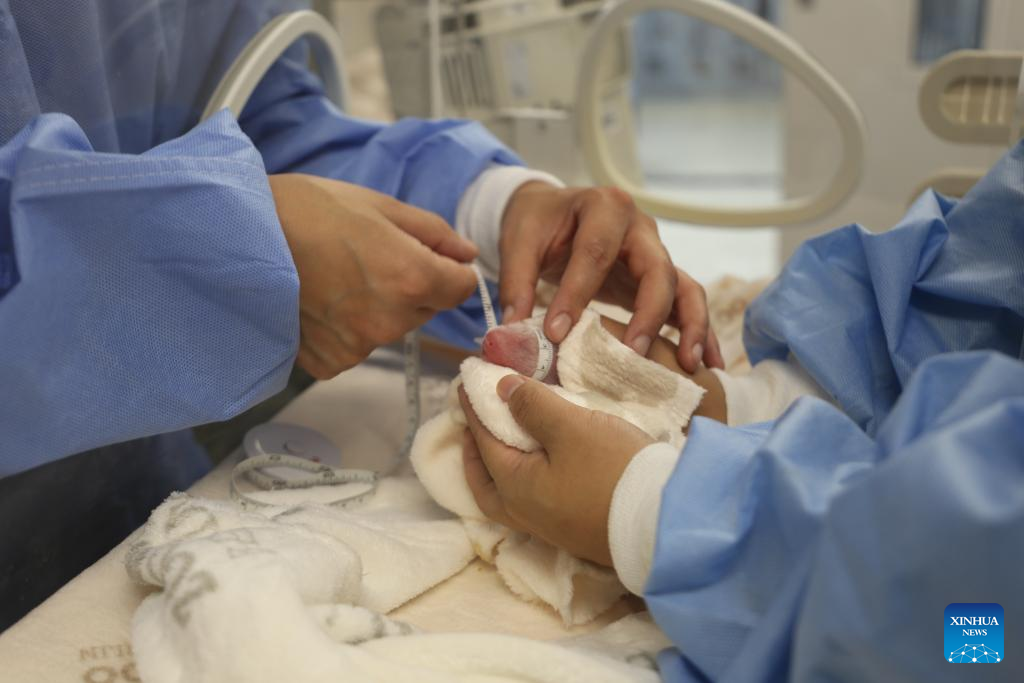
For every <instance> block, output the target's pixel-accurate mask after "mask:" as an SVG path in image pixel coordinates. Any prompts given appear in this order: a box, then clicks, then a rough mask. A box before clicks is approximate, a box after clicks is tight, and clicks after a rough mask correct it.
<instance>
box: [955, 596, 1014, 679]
mask: <svg viewBox="0 0 1024 683" xmlns="http://www.w3.org/2000/svg"><path fill="white" fill-rule="evenodd" d="M945 617H946V627H945V644H946V647H945V650H946V651H945V656H946V661H947V662H951V663H953V664H997V663H999V662H1001V661H1003V657H1004V656H1005V653H1004V652H1003V608H1002V605H998V604H996V603H994V602H954V603H952V604H950V605H947V606H946V613H945Z"/></svg>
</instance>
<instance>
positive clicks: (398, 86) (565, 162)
mask: <svg viewBox="0 0 1024 683" xmlns="http://www.w3.org/2000/svg"><path fill="white" fill-rule="evenodd" d="M726 1H728V2H729V3H730V4H732V5H735V6H737V7H740V8H742V9H744V10H746V11H748V12H750V13H751V14H753V15H754V16H757V17H759V18H761V19H763V20H765V21H768V22H770V23H772V24H774V25H775V26H777V27H778V28H780V29H781V30H782V31H783V32H785V33H786V34H788V35H789V36H790V37H792V38H793V39H794V40H795V41H796V42H797V43H799V44H800V45H801V46H802V47H803V48H804V49H806V51H807V52H809V53H810V54H811V55H812V56H813V57H814V58H815V59H816V60H817V61H818V62H820V63H821V65H822V66H823V67H824V68H825V69H826V70H827V71H828V72H829V73H831V74H832V76H834V77H835V79H836V80H837V81H838V83H839V84H840V85H841V86H842V87H843V88H844V89H845V90H846V91H847V92H848V93H849V94H850V96H851V97H852V99H853V100H854V102H855V103H856V105H857V107H858V108H859V110H860V111H861V113H862V114H863V117H864V119H865V122H866V127H867V131H868V136H867V139H866V145H865V148H864V167H863V168H864V171H863V178H862V180H861V182H860V185H859V186H858V187H857V189H856V191H855V192H854V193H853V194H852V195H851V197H850V198H849V199H848V200H847V201H846V202H845V203H844V204H842V205H841V206H839V207H837V208H836V209H834V210H833V211H831V212H829V213H828V214H826V215H824V216H823V217H821V218H818V219H816V220H814V221H811V222H808V223H806V224H803V225H799V226H790V227H786V228H785V229H778V228H777V227H774V226H765V227H764V228H763V229H750V228H741V229H731V228H716V229H714V230H708V229H706V227H704V226H694V225H687V224H681V223H677V222H673V221H666V220H659V225H660V226H661V231H662V238H663V239H664V241H665V242H666V244H667V245H668V247H669V251H670V253H671V254H672V256H673V258H674V259H675V260H676V262H677V264H678V265H679V266H680V267H682V268H684V269H686V270H688V271H689V272H690V273H691V274H693V275H694V276H695V277H697V278H698V279H701V280H704V281H710V280H712V279H714V278H716V277H719V276H721V275H723V274H739V275H742V276H743V277H749V278H756V277H763V276H770V275H773V274H775V273H776V272H777V271H778V269H779V267H780V265H781V263H782V261H783V260H784V259H785V258H786V257H788V255H789V254H790V253H792V250H793V249H794V248H795V246H796V245H797V244H799V243H800V242H801V241H803V240H805V239H807V238H808V237H810V236H813V235H815V234H820V233H821V232H824V231H826V230H828V229H831V228H834V227H836V226H839V225H842V224H844V223H848V222H852V221H857V222H861V223H864V224H865V225H867V226H868V227H869V228H870V229H872V230H885V229H888V228H889V227H891V226H892V225H893V224H894V223H895V222H896V221H897V220H898V219H899V218H900V217H901V216H902V214H903V212H904V211H905V209H906V207H907V203H908V199H909V197H910V196H911V194H912V193H914V192H915V191H916V190H917V189H918V188H919V187H920V186H921V185H922V183H924V182H926V181H927V180H929V179H930V178H932V177H933V176H934V174H936V173H937V172H939V171H940V170H941V169H946V168H966V169H978V168H987V167H989V166H990V165H991V164H992V163H994V162H995V160H996V159H997V158H998V157H999V155H1000V154H1001V153H1002V152H1003V151H1004V150H1005V148H1006V142H1005V141H1004V142H1002V143H995V142H989V143H983V144H977V143H972V144H963V143H962V142H954V141H951V140H947V139H943V138H942V137H940V136H938V135H936V134H935V133H934V132H932V130H931V129H930V128H929V126H928V125H926V124H925V123H924V121H923V120H922V117H921V112H920V107H919V101H918V100H919V92H920V91H921V87H922V84H923V83H924V79H925V76H926V74H927V73H928V71H929V69H930V68H931V67H932V66H933V65H935V63H936V62H937V60H939V59H941V58H942V57H944V56H945V55H947V54H949V53H951V52H953V51H955V50H961V49H981V50H985V51H992V50H1004V51H1006V50H1008V51H1018V52H1019V51H1024V33H1022V32H1021V31H1020V30H1015V29H1019V27H1020V26H1024V3H1021V2H1019V1H1017V0H903V1H901V2H892V0H859V1H858V2H837V1H827V0H722V2H726ZM319 5H320V9H321V10H322V11H324V12H326V13H327V14H328V16H330V17H331V18H332V21H333V22H334V23H335V24H336V25H337V26H338V27H339V29H340V31H341V33H342V36H343V38H344V43H345V48H346V53H347V55H346V56H347V63H348V66H349V78H350V81H351V83H352V93H353V97H352V101H351V106H350V108H351V110H352V111H353V112H354V113H356V114H357V115H359V114H362V115H365V112H367V111H370V112H376V114H375V115H373V117H374V118H381V117H382V113H385V114H384V115H391V116H394V115H398V116H402V115H419V116H424V115H430V114H431V113H436V112H440V113H443V114H444V115H446V116H469V117H472V118H477V119H479V120H480V121H482V122H483V123H484V124H485V125H487V126H488V127H489V128H490V129H491V130H492V131H493V132H494V133H495V134H496V135H498V136H499V137H501V138H502V139H503V140H504V141H505V142H507V143H508V144H509V145H510V146H511V147H512V148H513V149H515V150H516V151H517V152H519V153H520V154H521V155H522V156H523V157H524V159H525V160H526V161H527V163H529V164H531V165H533V166H536V167H538V168H542V169H544V170H547V171H550V172H552V173H555V174H557V175H560V176H562V177H563V178H565V180H566V181H567V182H570V183H576V182H584V181H585V180H586V168H585V167H584V165H583V161H582V154H581V153H580V146H579V138H578V137H577V135H578V132H577V131H576V130H575V128H574V124H573V113H574V111H575V104H576V103H575V102H574V101H573V99H574V93H575V91H576V83H575V79H576V74H577V73H578V72H579V60H580V58H581V55H582V49H583V45H584V43H585V40H586V37H587V35H588V31H589V27H590V26H592V22H593V21H594V19H595V18H596V16H597V13H598V12H599V10H600V8H601V7H602V6H603V3H602V2H599V1H597V0H322V1H321V2H320V3H319ZM432 16H434V17H435V18H436V19H437V20H436V21H435V22H431V21H429V19H430V18H431V17H432ZM432 26H434V27H436V28H434V29H432V28H431V27H432ZM432 39H433V41H435V42H436V44H438V45H440V46H441V49H440V50H438V51H437V52H438V55H439V59H434V60H433V61H432V59H431V54H430V49H429V48H430V45H431V41H432ZM607 51H608V56H603V57H602V59H607V65H606V67H605V70H604V72H603V74H602V76H601V79H602V84H601V88H602V90H603V92H604V93H605V95H604V103H603V105H602V117H603V121H602V123H603V125H605V126H606V129H607V131H608V140H609V144H610V146H611V147H612V148H613V149H614V150H615V153H614V154H615V157H616V159H617V165H618V166H619V167H621V168H622V169H624V170H625V169H629V170H630V173H631V174H632V177H634V178H636V179H637V182H642V183H643V185H644V187H645V188H646V189H648V190H650V191H657V192H660V193H664V195H665V196H666V197H670V198H677V199H680V200H684V201H688V202H702V203H707V204H712V205H721V204H726V205H732V206H736V207H744V206H747V207H749V206H752V205H762V204H765V203H771V202H782V201H784V200H785V199H786V198H792V197H797V196H802V195H809V194H814V193H815V192H816V191H818V190H820V189H821V188H822V187H823V186H824V184H825V183H826V182H827V181H828V179H829V178H830V177H832V176H833V174H834V172H835V169H836V168H837V165H838V162H839V159H840V154H841V152H840V150H841V144H840V136H839V131H838V127H837V126H836V124H835V122H834V121H833V120H832V117H831V116H830V115H829V114H828V113H827V111H826V110H825V109H824V107H823V106H822V105H821V104H820V103H819V102H818V101H817V98H816V97H815V96H814V94H813V93H812V92H811V91H810V90H809V89H808V88H807V87H806V86H804V85H803V84H801V83H799V82H797V79H795V78H792V77H790V76H788V75H787V74H786V73H785V72H784V70H783V69H782V68H781V67H780V66H779V64H777V63H776V62H775V61H773V60H772V59H770V58H769V57H767V56H766V55H764V54H763V53H761V52H760V51H758V50H757V49H756V48H754V47H752V46H751V45H750V44H748V43H747V42H746V41H744V40H742V39H740V38H738V37H737V36H735V35H733V34H731V33H729V32H728V31H725V30H723V29H721V28H717V27H714V26H711V25H709V24H708V23H706V22H703V21H700V20H697V19H693V18H691V17H687V16H684V15H681V14H679V13H676V12H648V13H644V14H641V15H639V16H637V17H636V18H635V19H634V20H633V21H632V22H631V24H627V25H625V26H624V27H623V28H622V30H621V32H620V35H619V36H617V37H616V39H615V40H614V41H610V43H609V45H608V46H607ZM432 63H433V64H435V66H436V67H437V68H434V69H431V64H432ZM1007 87H1008V86H1007ZM389 91H390V94H391V96H392V98H391V99H390V100H389V98H388V92H389ZM438 93H440V96H438V95H437V94H438ZM439 100H440V101H439ZM367 103H370V104H371V105H372V106H366V105H367Z"/></svg>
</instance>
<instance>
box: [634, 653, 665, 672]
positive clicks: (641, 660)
mask: <svg viewBox="0 0 1024 683" xmlns="http://www.w3.org/2000/svg"><path fill="white" fill-rule="evenodd" d="M626 663H627V664H629V665H630V666H636V667H640V668H643V669H650V670H651V671H657V670H658V660H657V658H656V657H655V656H654V655H652V654H651V653H650V652H637V653H636V654H632V655H629V656H628V657H626Z"/></svg>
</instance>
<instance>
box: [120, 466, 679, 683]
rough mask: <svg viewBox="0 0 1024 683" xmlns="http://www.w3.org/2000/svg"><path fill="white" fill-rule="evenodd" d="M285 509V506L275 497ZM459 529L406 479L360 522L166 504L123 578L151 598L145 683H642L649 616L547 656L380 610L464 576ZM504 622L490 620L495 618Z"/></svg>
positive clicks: (651, 645)
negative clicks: (427, 629) (422, 628)
mask: <svg viewBox="0 0 1024 683" xmlns="http://www.w3.org/2000/svg"><path fill="white" fill-rule="evenodd" d="M278 494H279V495H280V497H282V499H284V498H285V497H286V496H288V495H289V494H290V492H275V494H274V495H278ZM471 557H472V551H471V549H470V547H469V543H468V540H467V537H466V534H465V533H464V532H463V531H462V527H461V524H460V523H459V522H458V521H457V520H455V519H452V518H451V517H450V516H449V515H448V514H447V513H445V512H443V511H442V510H440V509H439V508H437V507H436V506H435V505H434V504H433V503H432V502H431V501H430V500H429V499H428V498H427V497H426V495H425V492H424V491H423V489H422V487H421V486H420V485H419V484H418V482H417V481H416V480H415V479H414V478H412V477H404V478H391V479H387V480H385V481H383V482H382V483H381V488H380V490H379V491H378V493H377V496H375V498H374V499H373V502H371V503H369V504H368V505H367V506H366V507H365V508H363V509H360V510H359V511H358V512H357V511H351V512H350V511H347V510H338V509H335V508H327V507H323V506H319V505H308V504H306V505H298V506H295V507H282V508H277V509H260V511H258V512H244V511H241V510H239V509H238V508H237V507H236V506H234V505H230V504H226V503H220V502H216V501H210V500H203V499H197V498H192V497H190V496H188V495H186V494H176V495H174V496H172V497H171V498H170V499H168V500H167V501H166V502H165V503H163V504H162V505H161V506H160V507H159V508H157V510H155V511H154V513H153V515H152V517H151V518H150V521H149V522H148V523H147V524H146V526H145V527H143V529H142V530H140V532H139V533H138V534H137V536H136V538H135V539H134V542H133V543H132V545H131V547H130V549H129V551H128V553H127V556H126V560H125V563H126V566H127V568H128V571H129V573H130V574H131V575H132V576H133V577H134V578H135V579H137V580H139V581H141V582H143V583H146V584H150V585H152V586H156V587H159V588H162V590H160V591H158V592H155V593H153V594H151V595H150V596H148V597H147V598H146V599H145V600H144V601H143V603H142V605H141V606H140V607H139V609H138V611H137V612H136V614H135V617H134V619H133V625H132V645H133V649H134V652H135V657H136V663H137V667H138V673H139V677H140V679H141V680H143V681H145V682H146V683H186V682H187V683H214V682H216V683H233V682H238V683H242V682H245V683H263V682H266V683H276V682H277V681H289V682H294V683H314V682H315V683H321V682H322V683H327V682H328V681H329V682H331V683H339V682H344V681H426V682H428V683H429V682H432V681H531V682H537V683H543V682H548V681H550V682H552V683H554V682H556V681H570V682H571V681H581V682H582V681H651V682H652V683H653V682H654V681H657V680H658V674H657V672H656V670H654V666H653V663H654V656H655V654H656V653H657V651H658V650H659V649H661V648H663V647H665V646H666V645H668V641H667V639H666V638H665V637H664V635H662V634H661V633H660V631H659V630H658V629H657V627H656V626H654V624H653V623H652V622H651V621H650V619H649V618H648V617H645V616H640V615H630V616H628V617H625V618H623V619H621V620H619V621H618V622H615V623H614V624H612V625H610V626H609V627H607V628H606V629H604V630H603V631H599V632H597V633H595V634H592V635H589V636H586V637H582V638H572V639H566V640H564V641H558V642H550V643H545V642H540V641H534V640H530V639H526V638H518V637H513V636H506V635H498V634H483V633H477V634H473V633H437V634H426V633H421V632H418V631H417V630H416V629H414V628H413V627H411V626H409V625H408V624H405V623H402V622H397V621H394V620H392V619H389V618H387V617H386V616H384V615H383V614H382V612H383V611H384V610H385V609H387V608H388V607H389V606H393V605H396V604H400V603H401V602H402V601H404V600H408V599H410V598H411V597H412V596H414V595H416V594H418V593H420V592H423V591H424V590H426V589H427V588H429V587H431V586H432V585H434V584H436V583H438V582H439V581H442V580H444V579H446V578H448V577H449V576H451V575H452V574H454V573H455V572H456V571H458V570H459V569H460V568H461V565H464V564H465V563H466V562H468V561H469V559H470V558H471ZM495 617H496V618H500V615H495Z"/></svg>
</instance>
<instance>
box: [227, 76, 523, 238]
mask: <svg viewBox="0 0 1024 683" xmlns="http://www.w3.org/2000/svg"><path fill="white" fill-rule="evenodd" d="M240 125H241V126H242V129H243V130H244V131H245V133H246V134H247V135H248V136H249V137H250V138H251V139H252V140H253V142H254V143H255V144H256V146H257V148H258V149H259V150H260V153H261V154H262V155H263V160H264V163H265V165H266V167H267V170H268V172H270V173H283V172H298V173H309V174H311V175H319V176H322V177H326V178H333V179H336V180H344V181H346V182H351V183H355V184H357V185H361V186H363V187H368V188H371V189H374V190H377V191H379V192H383V193H385V194H388V195H391V196H393V197H396V198H398V199H401V200H402V201H405V202H408V203H410V204H413V205H416V206H419V207H421V208H424V209H428V210H430V211H433V212H435V213H438V214H440V215H441V216H442V217H443V218H444V219H445V220H446V221H448V222H449V223H454V222H455V214H456V209H457V206H458V203H459V200H460V199H461V198H462V196H463V195H464V193H465V192H466V190H467V188H468V187H469V186H470V184H471V183H472V182H473V180H474V179H476V178H477V177H478V176H479V175H480V174H481V173H482V172H483V171H485V170H486V169H488V168H489V167H491V166H492V165H494V164H519V163H520V162H519V160H518V159H517V158H516V156H515V155H514V154H512V152H510V151H509V150H508V149H507V148H505V147H504V146H503V145H502V144H501V143H500V142H499V141H498V140H496V139H495V138H494V137H493V136H491V135H490V133H488V132H487V131H486V129H485V128H483V127H482V126H481V125H480V124H478V123H476V122H471V121H456V120H439V121H425V120H417V119H405V120H402V121H399V122H397V123H394V124H390V125H389V124H381V123H375V122H369V121H362V120H359V119H354V118H352V117H349V116H346V115H345V114H343V113H342V112H339V111H338V110H337V108H336V107H334V105H332V104H331V103H330V102H329V101H328V100H327V99H326V97H325V96H324V94H323V88H322V86H321V84H320V82H319V81H318V80H317V78H316V77H315V76H313V74H312V73H310V72H309V70H308V69H307V68H306V67H305V65H304V63H303V62H302V61H301V60H299V59H297V58H288V57H286V58H282V59H281V60H279V61H278V62H277V63H276V64H275V65H274V66H273V67H272V69H271V70H270V72H269V73H268V74H267V76H266V77H265V78H264V79H263V81H262V82H261V83H260V86H259V87H258V88H257V89H256V91H255V92H254V93H253V97H252V99H251V100H250V103H249V105H248V106H247V107H246V109H245V111H244V112H243V114H242V117H241V119H240Z"/></svg>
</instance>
